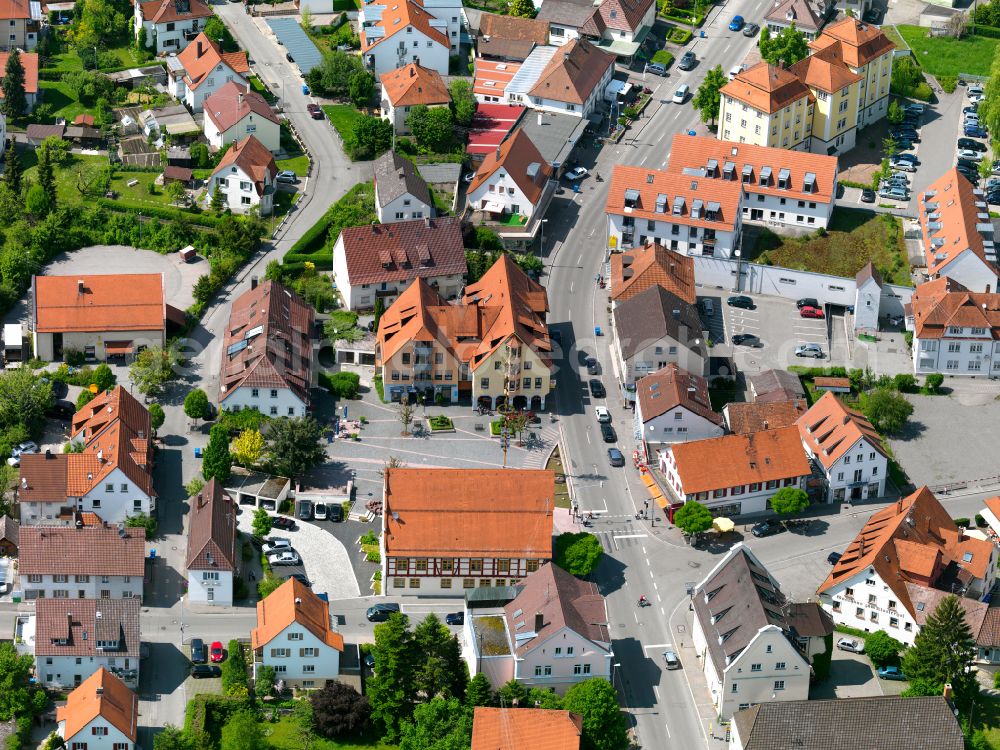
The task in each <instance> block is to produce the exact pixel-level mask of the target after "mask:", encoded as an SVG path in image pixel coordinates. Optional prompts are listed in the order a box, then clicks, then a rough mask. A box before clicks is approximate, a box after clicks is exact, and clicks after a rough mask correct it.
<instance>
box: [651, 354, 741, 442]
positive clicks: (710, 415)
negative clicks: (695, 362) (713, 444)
mask: <svg viewBox="0 0 1000 750" xmlns="http://www.w3.org/2000/svg"><path fill="white" fill-rule="evenodd" d="M635 391H636V393H635V414H634V417H633V419H634V432H635V433H636V435H639V436H641V437H640V440H641V441H642V443H644V444H645V446H646V455H647V456H648V455H652V454H654V453H655V452H656V450H657V449H658V448H659V447H660V446H663V445H667V444H670V443H677V442H682V441H685V440H703V439H705V438H712V437H720V436H722V434H723V433H724V432H725V430H724V429H723V420H722V415H721V414H717V413H716V412H714V411H712V402H711V401H710V400H709V397H708V381H707V380H706V379H705V378H703V377H702V376H701V375H695V374H693V373H690V372H688V371H687V370H683V369H681V368H680V367H679V366H678V365H677V364H676V363H673V362H672V363H670V364H669V365H667V366H666V367H664V368H662V369H660V370H657V371H656V372H653V373H650V374H649V375H645V376H643V377H642V378H641V379H640V380H639V381H638V382H637V383H636V384H635Z"/></svg>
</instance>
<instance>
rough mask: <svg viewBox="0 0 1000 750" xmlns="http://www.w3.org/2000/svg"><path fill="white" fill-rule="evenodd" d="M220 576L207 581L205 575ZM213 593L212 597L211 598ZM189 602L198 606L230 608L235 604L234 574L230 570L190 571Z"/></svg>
mask: <svg viewBox="0 0 1000 750" xmlns="http://www.w3.org/2000/svg"><path fill="white" fill-rule="evenodd" d="M206 573H209V574H211V575H215V576H218V579H217V580H215V579H206V578H205V574H206ZM209 592H211V596H209ZM188 601H189V602H191V603H196V604H211V605H213V606H216V607H229V606H232V603H233V573H232V571H230V570H189V571H188Z"/></svg>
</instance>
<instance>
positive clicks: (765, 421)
mask: <svg viewBox="0 0 1000 750" xmlns="http://www.w3.org/2000/svg"><path fill="white" fill-rule="evenodd" d="M767 427H768V425H767V420H766V419H765V420H764V429H765V430H766V429H767Z"/></svg>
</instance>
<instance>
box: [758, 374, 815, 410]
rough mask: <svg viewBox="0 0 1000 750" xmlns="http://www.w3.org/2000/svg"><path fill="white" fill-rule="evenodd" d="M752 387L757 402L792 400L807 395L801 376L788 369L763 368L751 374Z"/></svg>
mask: <svg viewBox="0 0 1000 750" xmlns="http://www.w3.org/2000/svg"><path fill="white" fill-rule="evenodd" d="M750 387H751V389H752V390H753V393H754V401H756V402H757V403H766V402H769V401H790V400H792V399H797V398H803V397H805V395H806V392H805V389H804V388H803V387H802V382H801V381H800V380H799V376H798V375H795V374H793V373H790V372H788V371H786V370H763V371H762V372H760V373H758V374H756V375H751V376H750Z"/></svg>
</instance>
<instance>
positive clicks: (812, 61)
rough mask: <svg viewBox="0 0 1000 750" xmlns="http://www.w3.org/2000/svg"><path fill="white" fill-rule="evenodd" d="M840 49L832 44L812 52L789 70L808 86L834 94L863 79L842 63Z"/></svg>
mask: <svg viewBox="0 0 1000 750" xmlns="http://www.w3.org/2000/svg"><path fill="white" fill-rule="evenodd" d="M841 49H842V48H841V46H840V45H833V46H830V47H827V48H825V49H822V50H819V51H818V52H814V53H813V54H811V55H809V57H807V58H805V59H803V60H799V61H798V62H797V63H795V64H794V65H793V66H792V67H791V69H790V70H791V71H792V73H794V74H795V75H797V76H798V77H799V78H800V79H801V80H802V81H804V82H805V84H806V85H807V86H808V87H809V88H811V89H819V90H820V91H824V92H826V93H827V94H835V93H836V92H838V91H840V90H841V89H843V88H846V87H847V86H850V85H851V84H852V83H857V82H858V81H860V80H862V79H863V76H860V75H858V74H857V73H855V72H854V71H852V70H851V69H850V68H848V67H847V65H845V64H844V60H843V58H842V56H841Z"/></svg>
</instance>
